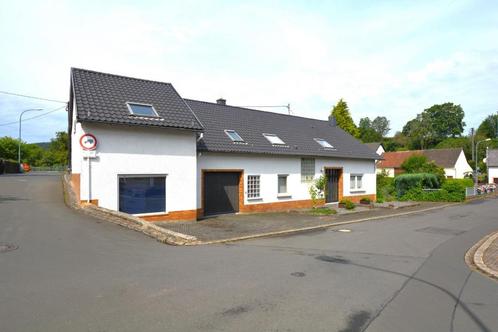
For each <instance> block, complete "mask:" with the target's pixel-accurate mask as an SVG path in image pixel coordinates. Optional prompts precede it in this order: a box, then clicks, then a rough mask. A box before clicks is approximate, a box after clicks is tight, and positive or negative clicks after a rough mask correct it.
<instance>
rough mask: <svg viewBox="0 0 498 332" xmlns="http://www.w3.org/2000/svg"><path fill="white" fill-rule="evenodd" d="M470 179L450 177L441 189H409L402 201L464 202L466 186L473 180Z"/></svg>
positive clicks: (401, 198)
mask: <svg viewBox="0 0 498 332" xmlns="http://www.w3.org/2000/svg"><path fill="white" fill-rule="evenodd" d="M468 180H469V179H463V180H461V179H448V181H446V182H445V183H444V184H443V185H442V186H441V189H439V190H424V189H422V188H421V187H415V188H411V189H409V190H408V191H407V192H406V193H405V194H404V195H403V196H401V197H400V200H401V201H429V202H462V201H463V200H465V188H466V187H469V186H468V184H471V183H472V181H470V182H469V181H468Z"/></svg>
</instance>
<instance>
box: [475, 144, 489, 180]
mask: <svg viewBox="0 0 498 332" xmlns="http://www.w3.org/2000/svg"><path fill="white" fill-rule="evenodd" d="M489 141H491V138H486V139H483V140H482V141H479V142H477V144H476V176H475V180H474V181H475V186H476V188H477V180H478V174H479V173H478V171H477V161H478V160H479V157H478V156H479V150H478V148H479V143H482V142H489Z"/></svg>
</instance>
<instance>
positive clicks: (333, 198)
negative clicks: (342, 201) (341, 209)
mask: <svg viewBox="0 0 498 332" xmlns="http://www.w3.org/2000/svg"><path fill="white" fill-rule="evenodd" d="M340 172H341V170H340V169H326V170H325V174H326V176H327V188H326V191H325V202H326V203H333V202H338V201H339V175H340Z"/></svg>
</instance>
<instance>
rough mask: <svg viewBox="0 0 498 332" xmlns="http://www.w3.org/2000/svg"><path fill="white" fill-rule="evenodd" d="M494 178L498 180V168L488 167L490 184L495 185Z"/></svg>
mask: <svg viewBox="0 0 498 332" xmlns="http://www.w3.org/2000/svg"><path fill="white" fill-rule="evenodd" d="M493 178H496V179H498V167H488V183H493Z"/></svg>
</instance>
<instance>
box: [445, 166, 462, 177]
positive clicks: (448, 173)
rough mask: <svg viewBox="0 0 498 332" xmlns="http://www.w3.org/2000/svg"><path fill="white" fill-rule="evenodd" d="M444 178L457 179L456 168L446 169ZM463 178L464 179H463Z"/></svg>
mask: <svg viewBox="0 0 498 332" xmlns="http://www.w3.org/2000/svg"><path fill="white" fill-rule="evenodd" d="M444 176H446V177H451V178H453V179H456V178H457V177H456V171H455V169H454V168H445V169H444ZM462 178H463V177H462Z"/></svg>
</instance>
